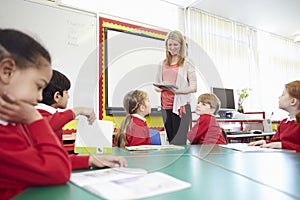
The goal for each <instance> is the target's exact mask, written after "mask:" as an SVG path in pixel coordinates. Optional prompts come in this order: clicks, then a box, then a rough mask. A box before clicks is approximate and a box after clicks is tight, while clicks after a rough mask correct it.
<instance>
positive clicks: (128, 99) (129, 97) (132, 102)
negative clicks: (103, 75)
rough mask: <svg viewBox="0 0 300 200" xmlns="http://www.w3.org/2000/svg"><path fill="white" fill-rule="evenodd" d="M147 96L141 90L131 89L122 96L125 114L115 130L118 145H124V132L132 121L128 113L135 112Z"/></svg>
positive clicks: (143, 103) (125, 141)
mask: <svg viewBox="0 0 300 200" xmlns="http://www.w3.org/2000/svg"><path fill="white" fill-rule="evenodd" d="M147 97H148V94H147V93H146V92H144V91H141V90H134V91H131V92H129V93H127V94H126V95H125V96H124V99H123V106H124V109H125V111H126V113H127V115H126V117H125V119H124V120H123V121H122V122H121V125H120V127H119V129H118V130H117V134H116V136H115V144H116V145H117V146H118V147H125V146H126V144H127V140H126V132H127V129H128V128H129V126H130V124H131V122H132V120H131V116H130V115H131V114H135V113H137V111H138V109H139V107H140V106H141V105H145V102H146V100H147Z"/></svg>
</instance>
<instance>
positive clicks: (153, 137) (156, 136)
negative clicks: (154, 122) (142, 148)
mask: <svg viewBox="0 0 300 200" xmlns="http://www.w3.org/2000/svg"><path fill="white" fill-rule="evenodd" d="M149 132H150V141H151V144H152V145H161V140H160V132H159V131H158V130H155V129H149Z"/></svg>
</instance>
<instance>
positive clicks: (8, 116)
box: [0, 29, 126, 199]
mask: <svg viewBox="0 0 300 200" xmlns="http://www.w3.org/2000/svg"><path fill="white" fill-rule="evenodd" d="M51 76H52V69H51V58H50V55H49V53H48V51H47V50H46V49H45V48H44V47H43V46H41V44H39V43H38V42H37V41H36V40H34V39H33V38H31V37H29V36H28V35H26V34H24V33H22V32H19V31H16V30H12V29H0V150H1V155H0V156H1V158H0V160H1V162H0V199H11V198H12V197H14V196H15V195H17V194H18V193H20V192H22V191H23V190H24V189H26V188H28V187H33V186H39V185H56V184H63V183H66V182H67V181H68V180H69V178H70V173H71V163H70V161H69V157H68V154H67V153H66V151H65V150H64V149H63V147H62V145H61V144H60V141H59V140H58V139H57V137H56V135H55V133H54V132H53V130H52V128H51V127H50V125H49V123H48V121H47V120H46V119H43V117H42V116H41V114H40V113H39V112H38V111H37V110H36V109H35V108H34V106H35V105H36V104H37V103H38V102H39V101H41V100H42V91H43V89H44V88H45V87H46V85H47V84H48V82H49V81H50V79H51ZM97 162H98V166H112V165H115V162H117V163H118V164H119V165H120V166H125V165H126V162H125V160H124V159H123V158H120V157H111V158H109V159H106V158H105V159H101V158H99V159H98V161H97Z"/></svg>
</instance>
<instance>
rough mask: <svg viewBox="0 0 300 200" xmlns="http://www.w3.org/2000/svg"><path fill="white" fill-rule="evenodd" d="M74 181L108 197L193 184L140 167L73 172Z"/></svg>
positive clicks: (141, 194)
mask: <svg viewBox="0 0 300 200" xmlns="http://www.w3.org/2000/svg"><path fill="white" fill-rule="evenodd" d="M135 172H137V173H135ZM71 182H72V183H74V184H76V185H78V186H80V187H83V188H84V189H86V190H88V191H90V192H92V193H94V194H96V195H98V196H101V197H103V198H105V199H140V198H146V197H150V196H155V195H159V194H163V193H168V192H173V191H177V190H182V189H185V188H188V187H191V184H190V183H187V182H184V181H181V180H179V179H176V178H174V177H172V176H169V175H167V174H164V173H161V172H153V173H147V172H146V171H145V170H143V169H139V168H111V169H102V170H93V171H88V172H80V173H72V175H71ZM116 191H117V192H116Z"/></svg>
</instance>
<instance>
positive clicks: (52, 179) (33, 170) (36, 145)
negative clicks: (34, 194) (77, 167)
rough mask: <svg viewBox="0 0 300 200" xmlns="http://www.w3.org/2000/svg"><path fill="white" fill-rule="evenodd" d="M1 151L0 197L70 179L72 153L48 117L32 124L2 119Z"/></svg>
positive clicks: (0, 133) (0, 127) (61, 182)
mask: <svg viewBox="0 0 300 200" xmlns="http://www.w3.org/2000/svg"><path fill="white" fill-rule="evenodd" d="M0 150H1V154H0V160H1V162H0V199H10V198H12V197H14V196H15V195H17V194H19V193H20V192H22V191H23V190H24V189H26V188H29V187H33V186H41V185H57V184H63V183H66V182H67V181H68V180H69V179H70V174H71V165H70V160H69V157H68V154H67V152H66V151H65V150H64V148H63V147H62V145H61V144H60V141H59V140H58V139H57V137H56V135H55V134H54V132H53V130H52V128H51V127H50V125H49V123H48V121H47V120H45V119H40V120H37V121H35V122H33V123H31V124H28V125H22V124H8V123H7V122H5V121H1V123H0Z"/></svg>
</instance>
